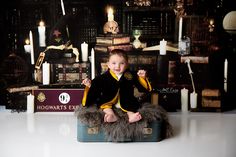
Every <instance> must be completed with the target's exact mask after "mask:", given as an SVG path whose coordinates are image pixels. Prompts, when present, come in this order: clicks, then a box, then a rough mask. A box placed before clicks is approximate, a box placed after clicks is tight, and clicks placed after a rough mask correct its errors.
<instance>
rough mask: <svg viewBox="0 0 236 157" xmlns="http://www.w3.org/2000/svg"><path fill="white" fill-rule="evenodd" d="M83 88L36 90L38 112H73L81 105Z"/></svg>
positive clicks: (36, 108) (36, 109)
mask: <svg viewBox="0 0 236 157" xmlns="http://www.w3.org/2000/svg"><path fill="white" fill-rule="evenodd" d="M83 92H84V90H83V89H37V90H34V92H33V94H34V96H35V111H36V112H73V111H74V110H75V108H76V106H78V105H80V104H81V102H82V97H83Z"/></svg>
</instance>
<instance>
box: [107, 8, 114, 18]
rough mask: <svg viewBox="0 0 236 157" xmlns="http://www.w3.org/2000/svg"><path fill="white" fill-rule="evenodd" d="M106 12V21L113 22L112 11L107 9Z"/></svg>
mask: <svg viewBox="0 0 236 157" xmlns="http://www.w3.org/2000/svg"><path fill="white" fill-rule="evenodd" d="M107 12H108V14H107V18H108V21H114V14H113V9H112V8H108V10H107Z"/></svg>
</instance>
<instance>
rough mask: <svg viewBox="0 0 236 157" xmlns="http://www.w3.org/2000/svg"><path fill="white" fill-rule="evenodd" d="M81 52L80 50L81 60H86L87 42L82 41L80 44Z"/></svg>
mask: <svg viewBox="0 0 236 157" xmlns="http://www.w3.org/2000/svg"><path fill="white" fill-rule="evenodd" d="M81 52H82V61H83V62H87V61H88V44H87V43H85V42H83V43H82V44H81Z"/></svg>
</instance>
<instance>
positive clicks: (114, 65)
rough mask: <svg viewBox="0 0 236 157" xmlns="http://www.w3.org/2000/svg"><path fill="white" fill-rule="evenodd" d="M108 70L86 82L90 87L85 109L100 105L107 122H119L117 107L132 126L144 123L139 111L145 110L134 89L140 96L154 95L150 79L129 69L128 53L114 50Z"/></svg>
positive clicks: (144, 72)
mask: <svg viewBox="0 0 236 157" xmlns="http://www.w3.org/2000/svg"><path fill="white" fill-rule="evenodd" d="M107 65H108V70H107V71H106V72H105V73H103V74H102V75H100V76H97V77H96V78H94V79H93V80H92V81H91V80H90V79H85V80H83V82H82V83H83V84H84V85H85V86H86V87H85V91H84V96H83V100H82V105H83V106H91V105H94V104H96V105H97V107H98V108H100V109H102V110H103V112H104V113H105V115H104V122H115V121H117V120H118V118H117V116H116V115H115V113H114V112H113V109H112V108H114V107H116V108H120V109H121V110H123V111H124V112H126V113H127V115H128V118H129V122H130V123H133V122H137V121H139V120H140V119H142V116H141V114H140V113H139V112H137V111H138V109H139V108H140V107H141V106H140V105H141V104H139V102H138V100H137V99H136V98H135V97H134V87H136V88H137V89H138V90H139V91H140V92H150V91H151V90H152V87H151V85H150V82H149V81H148V79H147V78H146V71H145V70H139V71H138V72H137V74H135V73H132V72H131V71H129V69H128V56H127V52H124V51H123V50H118V49H116V50H113V51H111V52H110V54H109V58H108V63H107Z"/></svg>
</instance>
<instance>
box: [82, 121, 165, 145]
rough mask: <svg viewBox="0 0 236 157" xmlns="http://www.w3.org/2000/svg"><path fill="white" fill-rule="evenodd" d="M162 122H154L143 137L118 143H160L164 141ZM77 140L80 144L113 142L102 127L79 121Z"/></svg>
mask: <svg viewBox="0 0 236 157" xmlns="http://www.w3.org/2000/svg"><path fill="white" fill-rule="evenodd" d="M161 130H162V121H153V122H152V123H149V124H148V126H147V127H145V128H143V130H142V132H143V133H142V135H141V137H134V138H133V139H131V138H129V139H121V140H120V141H117V142H159V141H161V140H162V131H161ZM77 140H78V141H79V142H113V141H112V140H109V139H107V138H106V134H105V132H104V130H103V129H102V127H100V126H95V127H93V126H89V125H86V124H83V123H81V121H80V120H79V119H78V120H77Z"/></svg>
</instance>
